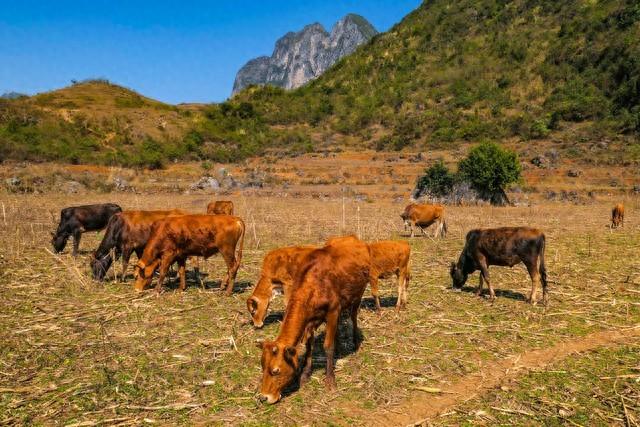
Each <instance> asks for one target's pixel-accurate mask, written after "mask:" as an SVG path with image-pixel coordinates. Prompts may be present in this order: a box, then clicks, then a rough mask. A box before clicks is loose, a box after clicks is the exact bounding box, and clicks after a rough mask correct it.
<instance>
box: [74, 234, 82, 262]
mask: <svg viewBox="0 0 640 427" xmlns="http://www.w3.org/2000/svg"><path fill="white" fill-rule="evenodd" d="M81 236H82V231H81V230H79V229H75V230H74V231H73V252H72V255H73V256H74V257H76V256H78V248H80V237H81Z"/></svg>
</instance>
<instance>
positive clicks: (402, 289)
mask: <svg viewBox="0 0 640 427" xmlns="http://www.w3.org/2000/svg"><path fill="white" fill-rule="evenodd" d="M408 287H409V271H408V268H404V269H401V270H400V272H399V275H398V295H399V296H398V303H397V304H396V308H397V309H398V310H399V309H402V308H405V307H406V306H407V288H408ZM400 295H401V297H400Z"/></svg>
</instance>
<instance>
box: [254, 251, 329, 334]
mask: <svg viewBox="0 0 640 427" xmlns="http://www.w3.org/2000/svg"><path fill="white" fill-rule="evenodd" d="M315 249H317V248H315V247H313V246H290V247H286V248H280V249H275V250H273V251H271V252H269V253H268V254H267V256H265V257H264V261H263V262H262V271H261V272H260V279H259V280H258V283H256V287H255V289H254V290H253V293H252V294H251V296H250V297H249V299H247V309H248V310H249V313H250V314H251V319H252V321H253V325H254V326H255V327H256V328H261V327H262V326H263V324H264V319H265V317H267V311H268V310H269V303H270V302H271V300H272V299H273V294H274V291H276V290H279V291H281V292H282V293H283V294H284V304H285V306H286V305H287V302H288V301H289V294H290V293H291V287H292V286H293V280H294V278H295V275H296V273H297V271H298V269H299V268H300V266H301V264H302V261H303V260H304V258H305V257H306V256H307V255H309V253H311V252H312V251H313V250H315Z"/></svg>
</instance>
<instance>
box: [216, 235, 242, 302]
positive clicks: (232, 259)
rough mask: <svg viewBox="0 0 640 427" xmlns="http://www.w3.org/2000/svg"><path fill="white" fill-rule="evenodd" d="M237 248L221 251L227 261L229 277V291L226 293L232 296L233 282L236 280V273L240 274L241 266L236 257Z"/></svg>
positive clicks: (227, 285)
mask: <svg viewBox="0 0 640 427" xmlns="http://www.w3.org/2000/svg"><path fill="white" fill-rule="evenodd" d="M235 252H236V249H235V247H234V248H231V249H230V250H229V249H227V250H226V251H222V252H220V253H221V254H222V257H223V258H224V261H225V263H226V264H227V279H226V281H225V283H226V287H227V291H226V295H227V296H231V294H232V293H233V284H234V282H235V280H236V275H237V274H238V268H239V267H240V262H238V260H237V259H236V253H235Z"/></svg>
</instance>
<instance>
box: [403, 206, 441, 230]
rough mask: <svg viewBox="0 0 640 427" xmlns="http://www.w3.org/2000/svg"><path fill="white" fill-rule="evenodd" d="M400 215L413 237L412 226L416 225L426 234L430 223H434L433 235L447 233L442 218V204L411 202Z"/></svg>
mask: <svg viewBox="0 0 640 427" xmlns="http://www.w3.org/2000/svg"><path fill="white" fill-rule="evenodd" d="M400 217H401V218H402V219H403V220H404V227H405V230H406V228H407V226H408V227H409V228H410V229H411V237H413V227H414V226H417V227H418V228H419V229H420V231H422V233H423V234H424V235H425V236H426V235H427V232H426V231H425V229H426V228H428V227H429V226H430V225H431V224H434V223H435V224H436V228H435V230H434V233H433V237H443V238H444V237H445V236H446V234H447V222H446V221H445V218H444V206H442V205H419V204H416V203H411V204H410V205H408V206H407V207H406V208H404V212H403V213H402V215H400Z"/></svg>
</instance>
